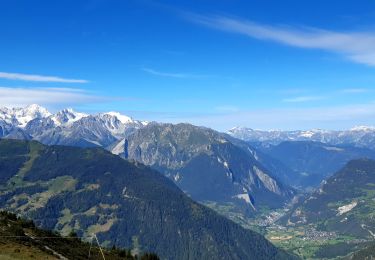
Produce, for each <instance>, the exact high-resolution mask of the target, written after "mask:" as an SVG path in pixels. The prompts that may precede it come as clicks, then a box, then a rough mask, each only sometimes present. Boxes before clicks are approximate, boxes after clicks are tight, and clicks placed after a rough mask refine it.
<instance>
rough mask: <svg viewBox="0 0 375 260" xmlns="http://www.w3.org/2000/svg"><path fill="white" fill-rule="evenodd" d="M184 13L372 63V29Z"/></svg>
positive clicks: (198, 19) (374, 37) (374, 42)
mask: <svg viewBox="0 0 375 260" xmlns="http://www.w3.org/2000/svg"><path fill="white" fill-rule="evenodd" d="M185 16H186V17H187V18H188V19H189V20H191V21H193V22H196V23H199V24H202V25H205V26H208V27H211V28H215V29H218V30H223V31H228V32H232V33H238V34H243V35H246V36H249V37H251V38H255V39H259V40H268V41H274V42H278V43H281V44H285V45H289V46H294V47H299V48H308V49H321V50H325V51H329V52H334V53H337V54H340V55H343V56H344V57H345V58H347V59H349V60H352V61H354V62H357V63H362V64H366V65H370V66H375V32H371V31H369V32H336V31H330V30H324V29H319V28H311V27H292V26H276V25H264V24H260V23H256V22H252V21H248V20H243V19H235V18H229V17H225V16H203V15H196V14H186V15H185Z"/></svg>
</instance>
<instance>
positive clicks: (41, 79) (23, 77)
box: [0, 72, 89, 83]
mask: <svg viewBox="0 0 375 260" xmlns="http://www.w3.org/2000/svg"><path fill="white" fill-rule="evenodd" d="M0 78H1V79H8V80H22V81H36V82H60V83H88V82H89V81H88V80H84V79H67V78H61V77H56V76H42V75H32V74H21V73H9V72H0Z"/></svg>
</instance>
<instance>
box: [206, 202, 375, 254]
mask: <svg viewBox="0 0 375 260" xmlns="http://www.w3.org/2000/svg"><path fill="white" fill-rule="evenodd" d="M205 205H207V206H209V207H211V208H213V209H215V210H216V211H217V212H219V213H221V214H223V215H225V216H226V217H228V218H230V219H231V220H233V221H235V222H236V223H238V224H240V225H242V226H243V227H245V228H248V229H252V230H254V231H257V232H259V233H261V234H262V235H264V236H265V237H266V238H267V239H268V240H269V241H271V242H272V243H273V244H274V245H276V246H277V247H279V248H282V249H284V250H286V251H288V252H290V253H292V254H295V255H297V256H299V257H300V258H301V259H344V258H345V257H347V256H349V255H351V254H352V253H353V252H356V251H358V250H360V249H363V248H365V247H367V246H368V245H370V244H371V243H373V242H374V241H369V240H365V239H358V238H355V237H350V236H344V235H340V234H337V233H335V232H325V231H319V230H317V227H316V226H314V225H306V226H303V227H294V226H283V225H279V224H277V223H276V222H277V220H279V219H280V218H281V217H283V216H284V215H285V214H286V213H287V212H288V210H289V207H286V208H283V209H278V210H274V211H271V210H267V209H263V210H262V213H260V214H258V215H257V216H256V217H255V218H249V217H246V216H245V215H244V214H242V213H240V212H237V213H236V212H234V211H233V206H232V205H229V204H228V205H217V204H215V203H212V202H207V203H205Z"/></svg>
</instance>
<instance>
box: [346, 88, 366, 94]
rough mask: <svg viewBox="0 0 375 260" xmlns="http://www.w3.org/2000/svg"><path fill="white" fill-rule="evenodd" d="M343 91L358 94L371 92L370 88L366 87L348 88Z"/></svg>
mask: <svg viewBox="0 0 375 260" xmlns="http://www.w3.org/2000/svg"><path fill="white" fill-rule="evenodd" d="M341 92H342V93H345V94H357V93H366V92H369V90H368V89H366V88H347V89H343V90H342V91H341Z"/></svg>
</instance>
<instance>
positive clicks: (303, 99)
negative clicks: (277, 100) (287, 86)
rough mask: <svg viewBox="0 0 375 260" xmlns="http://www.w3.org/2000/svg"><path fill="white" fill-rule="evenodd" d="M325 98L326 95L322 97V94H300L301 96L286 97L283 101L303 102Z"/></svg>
mask: <svg viewBox="0 0 375 260" xmlns="http://www.w3.org/2000/svg"><path fill="white" fill-rule="evenodd" d="M324 98H325V97H321V96H300V97H292V98H285V99H283V102H286V103H303V102H310V101H316V100H322V99H324Z"/></svg>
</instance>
